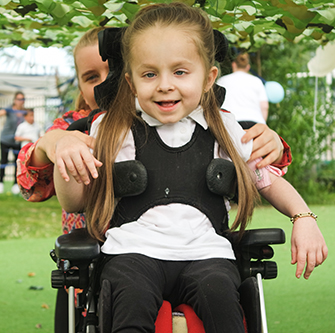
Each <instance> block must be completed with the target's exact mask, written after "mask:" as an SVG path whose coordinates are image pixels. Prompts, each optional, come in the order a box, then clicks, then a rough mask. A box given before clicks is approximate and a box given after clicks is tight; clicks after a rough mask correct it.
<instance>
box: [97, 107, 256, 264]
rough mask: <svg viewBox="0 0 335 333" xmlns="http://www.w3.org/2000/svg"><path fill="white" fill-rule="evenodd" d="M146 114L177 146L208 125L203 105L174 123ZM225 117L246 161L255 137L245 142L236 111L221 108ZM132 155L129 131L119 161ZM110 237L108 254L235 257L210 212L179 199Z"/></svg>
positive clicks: (104, 248)
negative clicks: (167, 122) (226, 110)
mask: <svg viewBox="0 0 335 333" xmlns="http://www.w3.org/2000/svg"><path fill="white" fill-rule="evenodd" d="M141 111H142V110H141ZM102 118H103V115H101V116H100V117H99V118H97V120H96V121H95V122H94V123H93V125H92V128H91V135H92V136H94V137H96V134H97V130H98V127H99V123H100V122H101V120H102ZM142 118H143V119H144V121H145V122H147V123H148V125H150V126H155V127H156V129H157V132H158V134H159V136H160V137H161V139H162V140H163V142H164V143H165V144H166V145H168V146H170V147H174V148H177V147H181V146H184V145H185V144H186V143H188V142H189V141H190V140H191V138H192V134H193V132H194V129H195V126H196V123H198V124H199V125H201V126H202V127H203V128H204V129H207V127H208V125H207V122H206V120H205V118H204V115H203V111H202V108H201V107H198V108H197V109H196V110H194V111H193V112H192V113H191V114H190V115H189V116H187V117H185V118H183V119H181V120H180V121H179V122H177V123H175V124H162V123H160V122H159V121H158V120H156V119H154V118H152V117H150V116H149V115H148V114H146V113H145V112H143V111H142ZM221 118H222V120H223V122H224V124H225V126H226V128H227V130H228V132H229V134H230V135H231V138H232V140H233V142H234V144H235V146H236V148H237V150H238V152H239V153H240V154H241V156H242V158H243V159H244V160H245V161H247V160H248V159H249V157H250V154H251V151H252V142H248V143H247V144H242V143H241V137H242V136H243V135H244V134H245V132H244V131H243V130H242V128H241V127H240V125H239V124H238V123H237V122H236V121H235V118H234V116H233V115H232V114H230V113H221ZM217 147H218V145H217V143H215V149H214V152H215V153H214V158H217V157H221V158H227V157H226V156H225V154H224V153H223V152H222V151H220V152H219V154H218V149H217ZM133 159H135V145H134V138H133V135H132V132H131V131H129V133H128V135H127V137H126V139H125V141H124V143H123V145H122V148H121V150H120V152H119V154H118V156H117V158H116V162H121V161H125V160H133ZM227 204H228V203H227ZM228 208H229V207H228ZM106 238H107V239H106V241H105V243H104V245H103V246H102V248H101V250H102V252H103V253H106V254H121V253H140V254H143V255H146V256H149V257H152V258H156V259H161V260H201V259H209V258H227V259H235V256H234V252H233V250H232V247H231V244H230V242H229V241H228V240H227V239H226V238H224V237H222V236H219V235H218V234H216V232H215V230H214V228H213V226H212V224H211V222H210V221H209V219H208V218H207V216H206V215H205V214H203V213H202V212H200V211H199V210H198V209H197V208H195V207H193V206H189V205H185V204H180V203H172V204H168V205H162V206H156V207H153V208H151V209H149V210H148V211H146V212H145V213H144V214H143V215H142V216H141V217H140V218H139V219H138V220H137V221H134V222H130V223H126V224H123V225H122V226H121V227H119V228H112V229H109V230H108V231H107V232H106Z"/></svg>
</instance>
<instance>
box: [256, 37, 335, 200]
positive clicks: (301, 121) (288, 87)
mask: <svg viewBox="0 0 335 333" xmlns="http://www.w3.org/2000/svg"><path fill="white" fill-rule="evenodd" d="M314 50H315V43H310V42H301V43H299V44H296V45H292V44H289V43H282V44H280V45H279V46H278V47H273V46H268V45H266V46H264V47H263V48H262V49H261V51H260V52H261V58H262V76H263V77H264V78H265V79H266V80H267V81H272V80H273V81H277V82H280V83H281V84H282V86H283V87H284V90H285V93H286V94H285V98H284V100H283V101H282V102H281V103H280V104H279V105H278V104H277V105H275V104H270V109H269V119H268V125H269V126H270V127H271V128H272V129H274V130H275V131H276V132H277V133H278V134H279V135H281V136H282V137H283V138H284V139H285V140H286V141H287V142H288V144H289V145H290V146H291V149H292V155H293V163H292V165H291V166H290V167H289V172H288V173H287V176H286V177H287V179H288V180H289V181H290V182H291V183H292V184H293V185H294V186H295V187H296V188H297V189H298V190H299V191H300V192H301V193H305V194H306V195H309V193H312V192H314V193H316V192H315V188H316V181H317V180H318V179H317V172H316V165H317V163H318V162H319V161H320V159H321V157H322V154H323V153H324V152H325V151H327V150H328V149H329V147H330V143H331V141H327V139H328V138H329V137H330V136H331V135H332V134H333V133H334V130H335V122H334V120H335V117H334V115H335V110H334V107H333V102H332V100H333V98H334V97H333V96H331V95H329V92H330V90H333V88H334V87H333V86H334V84H332V86H328V85H327V84H325V78H318V79H317V82H316V79H315V78H314V77H308V76H307V72H308V70H307V63H308V60H309V59H310V58H311V55H312V54H313V52H314ZM292 59H294V61H292ZM299 73H305V74H306V75H305V76H304V75H299ZM317 83H318V85H317V86H318V94H317V96H318V101H317V103H316V115H315V120H314V103H315V86H316V84H317ZM311 184H312V186H311ZM317 187H318V189H319V190H321V191H322V190H326V188H325V187H324V186H322V184H319V186H317Z"/></svg>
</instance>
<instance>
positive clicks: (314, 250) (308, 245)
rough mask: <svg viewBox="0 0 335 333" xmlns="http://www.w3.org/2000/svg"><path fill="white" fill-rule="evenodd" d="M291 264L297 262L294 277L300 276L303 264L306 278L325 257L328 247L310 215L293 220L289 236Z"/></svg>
mask: <svg viewBox="0 0 335 333" xmlns="http://www.w3.org/2000/svg"><path fill="white" fill-rule="evenodd" d="M291 252H292V261H291V263H292V264H297V269H296V274H295V275H296V277H297V278H300V276H301V274H302V272H303V270H304V268H305V266H306V268H305V273H304V278H305V279H308V278H309V276H310V275H311V273H312V272H313V270H314V268H315V267H317V266H319V265H321V264H322V263H323V262H324V261H325V260H326V258H327V255H328V248H327V246H326V243H325V240H324V238H323V236H322V234H321V231H320V229H319V227H318V226H317V223H316V221H315V220H314V219H313V218H311V217H304V218H299V219H297V220H296V221H295V222H294V225H293V230H292V238H291Z"/></svg>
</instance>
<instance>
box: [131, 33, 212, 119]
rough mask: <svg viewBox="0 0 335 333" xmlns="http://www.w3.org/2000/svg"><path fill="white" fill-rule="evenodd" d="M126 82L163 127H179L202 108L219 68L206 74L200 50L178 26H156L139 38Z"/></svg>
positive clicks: (144, 107) (141, 103) (145, 109)
mask: <svg viewBox="0 0 335 333" xmlns="http://www.w3.org/2000/svg"><path fill="white" fill-rule="evenodd" d="M131 59H132V60H131V64H130V66H131V73H127V74H126V79H127V81H128V83H129V85H130V86H131V88H132V91H133V92H134V94H136V95H137V98H138V102H139V104H140V105H141V107H142V109H143V110H144V111H145V112H146V113H147V114H149V115H150V116H152V117H153V118H156V119H157V120H159V121H160V122H161V123H164V124H167V123H176V122H178V121H179V120H181V119H182V118H184V117H186V116H188V115H189V114H190V113H191V112H192V111H193V110H194V109H195V108H197V107H198V105H199V103H200V99H201V96H202V94H203V93H204V90H208V89H209V88H210V87H211V86H212V84H213V83H214V81H215V78H216V75H217V68H216V67H213V68H211V70H210V73H208V74H207V73H205V66H204V63H203V61H202V60H201V58H200V56H199V52H198V50H197V47H196V45H195V43H194V41H193V39H192V38H191V37H190V35H189V34H188V33H186V32H183V31H181V30H180V29H177V28H176V27H174V26H169V27H161V26H155V27H151V28H148V29H147V30H145V31H144V32H143V33H141V34H140V35H138V36H137V38H136V40H135V41H134V44H133V48H132V56H131Z"/></svg>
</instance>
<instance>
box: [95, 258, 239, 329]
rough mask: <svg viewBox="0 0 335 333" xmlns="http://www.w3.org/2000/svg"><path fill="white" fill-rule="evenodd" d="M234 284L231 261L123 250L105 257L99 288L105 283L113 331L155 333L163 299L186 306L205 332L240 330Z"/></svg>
mask: <svg viewBox="0 0 335 333" xmlns="http://www.w3.org/2000/svg"><path fill="white" fill-rule="evenodd" d="M106 282H107V284H106ZM240 283H241V280H240V275H239V273H238V270H237V268H236V266H235V264H234V263H233V262H232V261H230V260H226V259H220V258H214V259H207V260H198V261H163V260H156V259H152V258H149V257H146V256H143V255H140V254H123V255H118V256H111V257H109V258H108V259H107V261H106V263H105V265H104V268H103V270H102V274H101V285H102V289H101V293H104V292H106V290H108V288H105V287H104V286H106V285H109V286H110V289H109V292H110V293H111V295H110V300H111V310H110V311H111V312H110V316H111V317H112V330H111V331H112V332H113V333H116V332H118V333H121V332H122V333H135V332H146V333H148V332H155V326H154V323H155V320H156V317H157V314H158V310H159V308H160V306H161V305H162V303H163V299H165V300H168V301H170V302H171V304H172V306H173V307H175V306H177V305H179V304H188V305H190V306H192V308H193V309H194V311H195V313H196V314H197V315H198V316H199V318H200V319H201V320H202V321H203V323H204V328H205V331H206V333H214V332H216V333H217V332H221V333H222V332H227V333H231V332H234V333H244V326H243V313H242V310H241V306H240V303H239V293H238V291H237V289H238V287H239V285H240ZM101 297H102V295H100V298H101ZM100 310H101V309H100ZM100 324H101V323H100ZM103 332H104V333H105V331H103Z"/></svg>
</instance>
